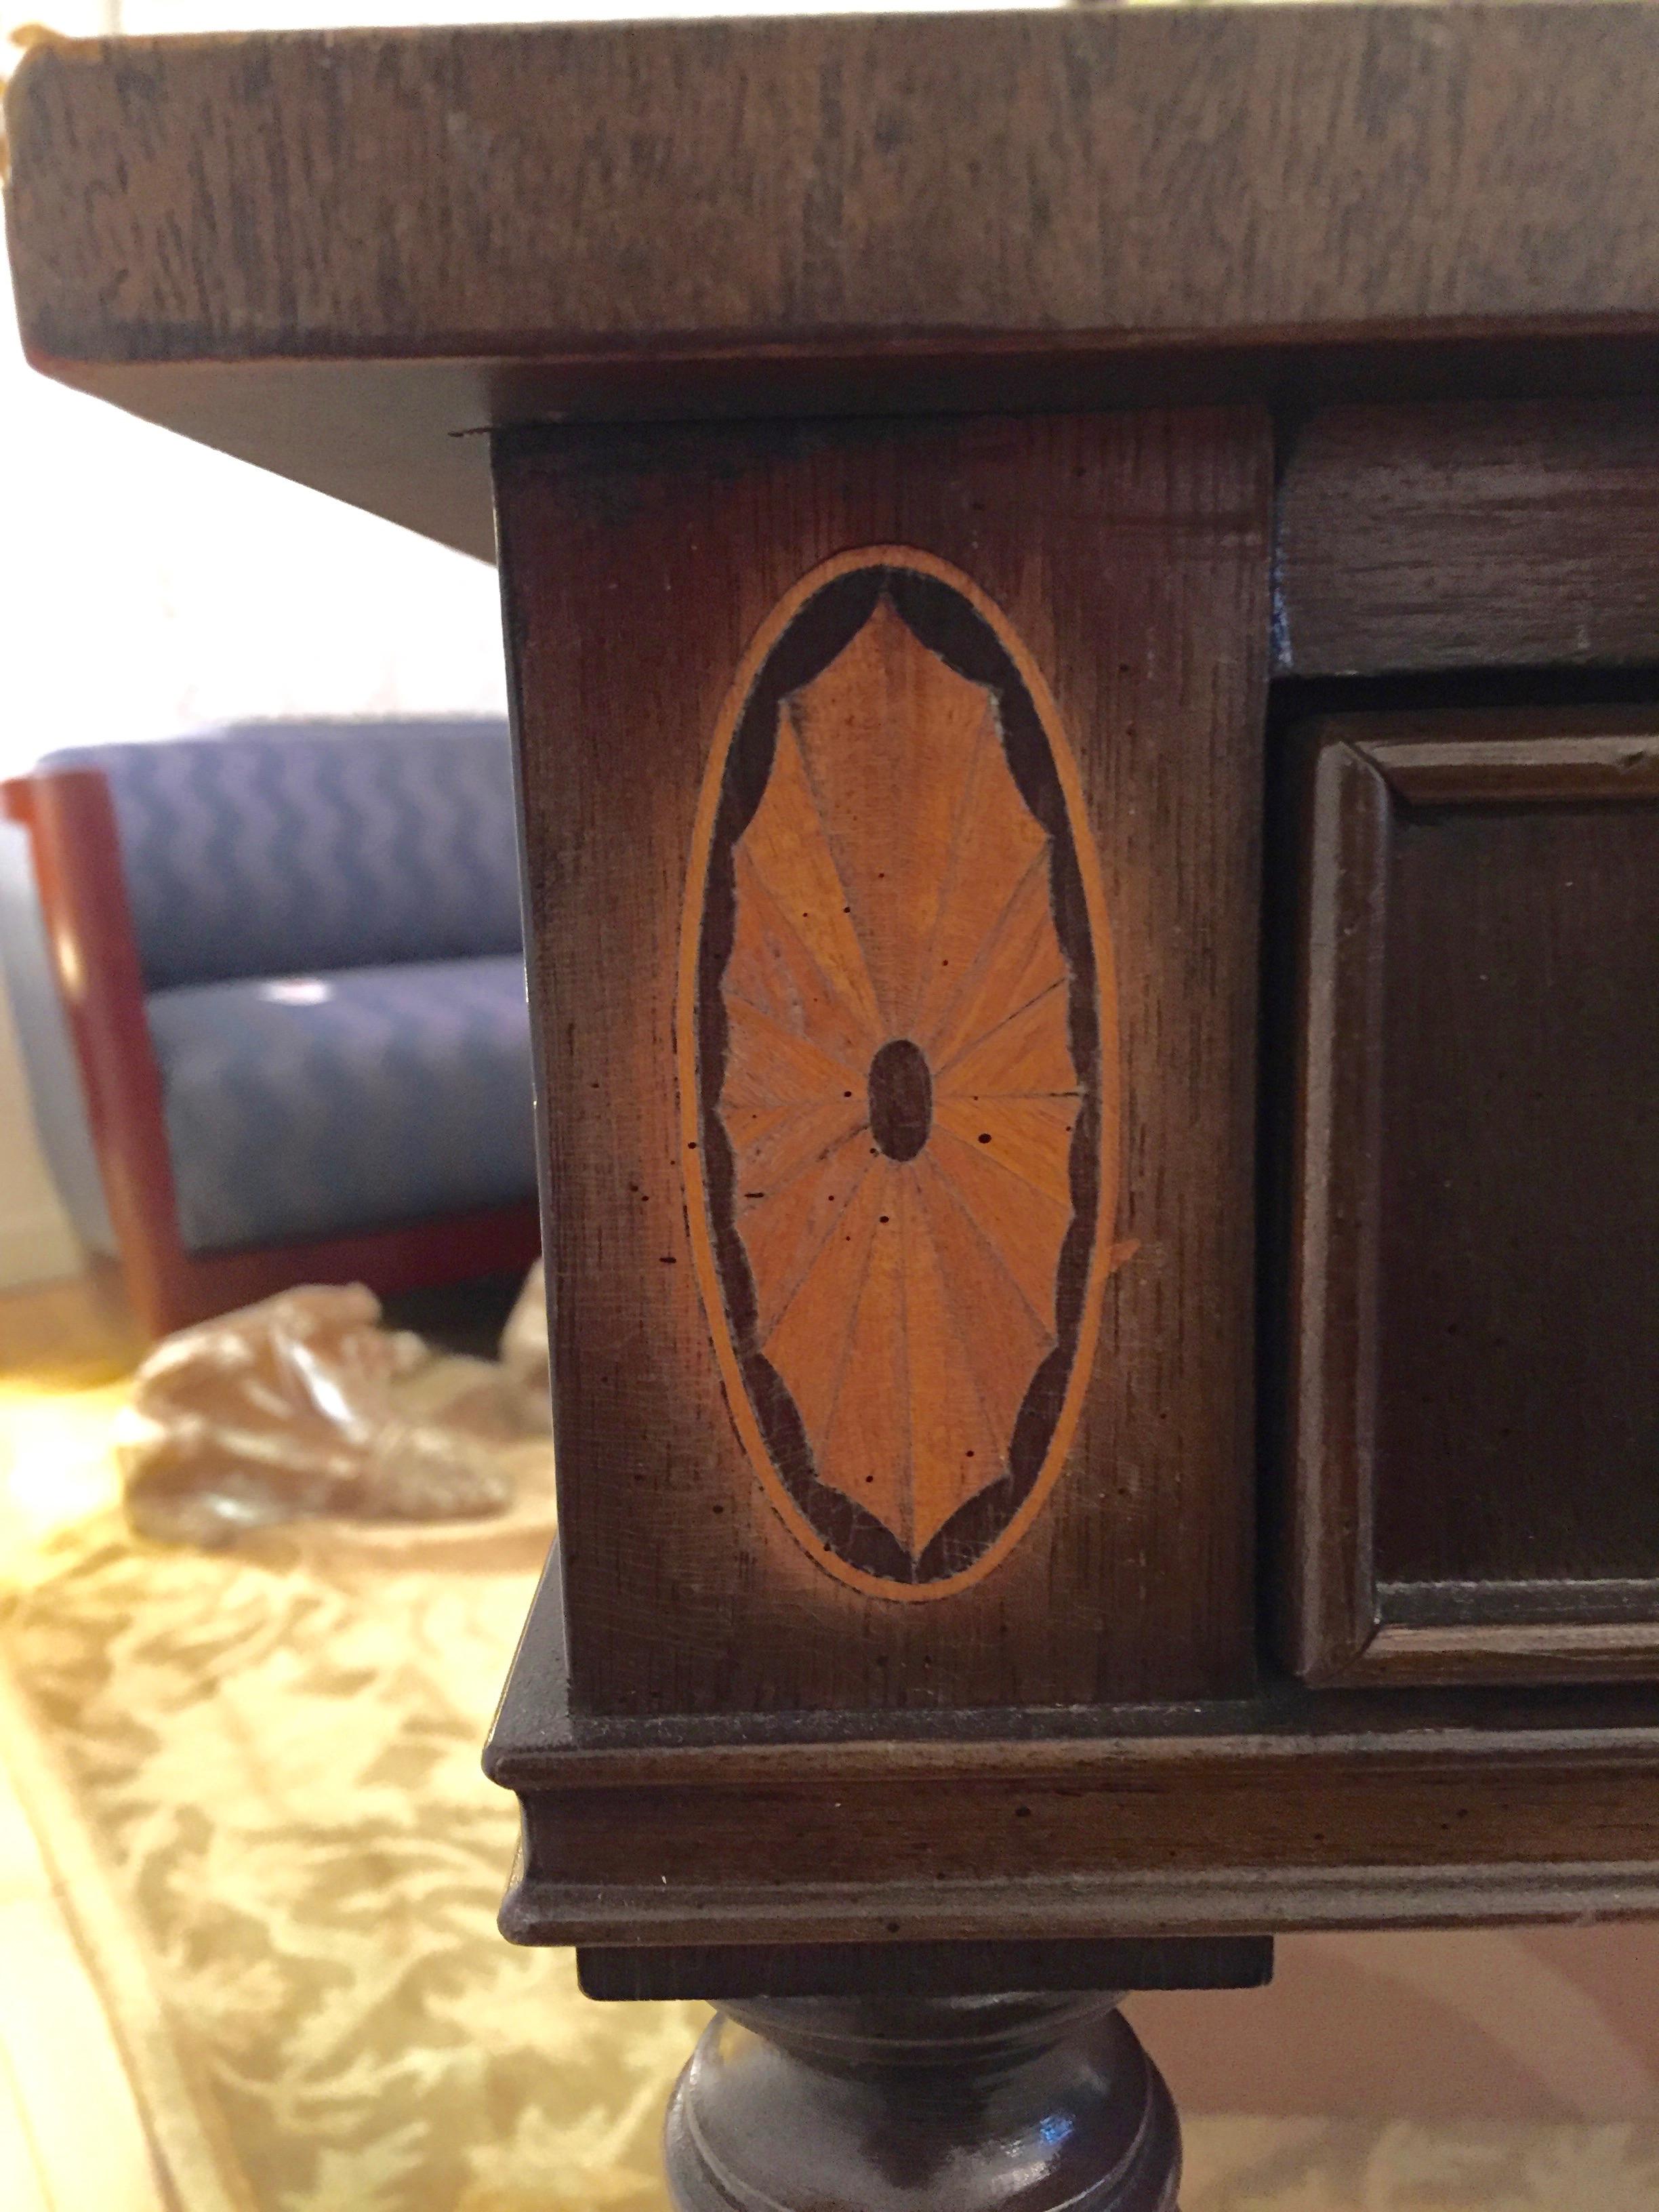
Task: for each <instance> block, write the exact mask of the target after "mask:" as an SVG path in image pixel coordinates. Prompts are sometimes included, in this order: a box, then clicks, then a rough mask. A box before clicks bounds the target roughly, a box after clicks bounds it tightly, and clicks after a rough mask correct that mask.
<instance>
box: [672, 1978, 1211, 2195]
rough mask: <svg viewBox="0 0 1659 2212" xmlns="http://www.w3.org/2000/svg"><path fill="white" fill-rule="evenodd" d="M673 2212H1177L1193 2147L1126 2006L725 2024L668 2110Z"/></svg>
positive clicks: (959, 2003) (1022, 2004) (928, 2000)
mask: <svg viewBox="0 0 1659 2212" xmlns="http://www.w3.org/2000/svg"><path fill="white" fill-rule="evenodd" d="M666 2144H667V2164H668V2181H669V2190H670V2194H671V2199H672V2202H673V2203H674V2204H675V2206H676V2207H677V2208H678V2212H1014V2208H1016V2207H1018V2212H1060V2207H1062V2206H1063V2207H1065V2208H1066V2212H1175V2206H1176V2192H1177V2190H1178V2188H1179V2185H1180V2179H1181V2131H1180V2128H1179V2125H1178V2124H1177V2121H1176V2112H1175V2106H1174V2105H1173V2103H1172V2102H1171V2101H1170V2093H1169V2090H1168V2089H1167V2088H1166V2087H1165V2086H1164V2080H1163V2077H1162V2076H1161V2075H1159V2073H1158V2069H1156V2067H1154V2066H1153V2064H1152V2061H1151V2060H1150V2059H1149V2058H1148V2057H1147V2056H1146V2052H1145V2051H1143V2050H1142V2048H1141V2046H1140V2044H1139V2041H1138V2040H1137V2039H1136V2037H1135V2034H1134V2032H1133V2029H1132V2028H1131V2027H1130V2026H1129V2024H1128V2022H1127V2021H1126V2020H1125V2019H1124V2018H1123V2016H1122V2015H1121V2013H1120V2012H1119V2011H1118V2009H1117V1999H1116V1998H1115V1996H998V1997H960V1996H958V1997H890V1998H884V1997H878V1996H867V1997H855V1998H820V1997H795V1998H778V1999H767V2000H763V2001H762V2000H757V2001H754V2002H744V2003H741V2004H731V2005H728V2006H727V2007H726V2008H725V2009H724V2010H722V2011H721V2012H720V2013H719V2014H717V2015H716V2016H715V2019H714V2022H713V2024H712V2025H711V2026H710V2027H709V2028H708V2033H706V2034H705V2035H704V2036H703V2038H702V2041H701V2042H700V2043H699V2045H698V2046H697V2049H696V2052H695V2053H694V2054H693V2057H692V2058H691V2061H690V2064H689V2065H688V2066H687V2068H686V2069H685V2071H684V2074H683V2075H681V2077H680V2080H679V2082H678V2087H676V2089H675V2092H674V2096H673V2100H672V2102H671V2105H670V2107H669V2113H668V2124H667V2132H666Z"/></svg>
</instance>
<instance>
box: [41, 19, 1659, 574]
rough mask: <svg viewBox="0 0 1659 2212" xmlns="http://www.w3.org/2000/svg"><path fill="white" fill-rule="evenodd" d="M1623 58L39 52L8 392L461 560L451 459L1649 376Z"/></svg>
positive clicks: (971, 32)
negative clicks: (164, 433) (608, 418)
mask: <svg viewBox="0 0 1659 2212" xmlns="http://www.w3.org/2000/svg"><path fill="white" fill-rule="evenodd" d="M1656 68H1659V11H1656V10H1655V9H1653V8H1651V7H1650V6H1644V5H1640V4H1594V0H1592V4H1582V0H1581V4H1548V3H1547V0H1544V3H1543V4H1535V5H1532V6H1528V7H1527V8H1524V9H1514V8H1510V7H1508V6H1505V5H1502V4H1476V5H1466V6H1443V7H1442V6H1426V7H1382V8H1377V7H1369V6H1329V7H1324V8H1322V9H1320V10H1319V11H1318V12H1317V13H1316V14H1304V13H1299V12H1297V11H1296V10H1294V9H1277V8H1267V9H1246V8H1237V9H1192V10H1176V9H1146V10H1139V9H1124V10H1116V9H1074V10H1054V11H1033V12H1030V13H1024V14H1020V13H1012V12H1011V13H1009V14H1006V15H969V16H961V17H957V18H950V17H928V16H909V17H906V16H904V15H896V16H889V17H883V16H866V17H842V18H835V17H827V18H823V19H818V20H810V19H809V20H798V21H747V22H738V23H715V22H691V23H686V22H681V23H663V22H658V23H647V24H636V23H629V24H609V23H593V24H545V25H535V26H531V25H526V26H512V27H488V28H474V29H467V30H424V31H362V32H353V33H300V34H289V35H281V36H271V35H257V36H241V35H239V36H233V37H224V38H213V39H191V40H151V39H127V40H119V41H116V42H112V43H107V44H106V43H100V42H96V41H94V42H88V43H85V44H64V45H61V46H40V47H37V48H36V49H35V50H33V52H31V53H30V54H29V55H28V56H27V58H25V60H24V62H23V64H22V65H21V68H20V70H18V72H17V75H16V77H15V82H14V83H13V86H12V88H11V90H10V94H9V107H8V118H9V133H10V141H11V153H12V185H11V191H10V195H9V201H10V204H9V229H10V237H11V244H12V252H13V257H14V262H15V272H16V284H17V292H18V298H19V303H20V307H21V316H22V323H23V328H24V332H25V337H26V342H27V345H28V348H29V349H30V352H31V355H32V357H33V359H34V360H35V361H36V362H38V363H39V364H40V366H41V367H43V368H46V369H47V370H48V371H49V372H50V373H52V374H55V375H58V376H61V377H63V378H64V379H65V380H68V381H70V382H71V383H76V384H78V385H80V386H82V387H84V388H86V389H89V390H93V391H95V392H99V393H100V394H101V395H102V396H103V397H105V398H111V399H113V400H115V401H116V402H118V404H122V405H124V406H130V407H131V408H133V409H134V410H136V411H137V412H138V413H140V414H143V415H145V416H149V418H150V419H152V420H155V421H158V422H165V423H167V424H168V425H169V426H170V427H173V428H179V429H181V430H183V431H185V433H186V434H187V435H193V436H197V437H202V438H204V439H205V440H206V441H208V442H209V443H211V444H216V445H220V446H222V447H225V448H226V450H228V451H231V452H234V453H240V454H241V455H243V456H244V457H245V458H249V459H255V460H257V461H258V462H259V463H260V464H261V465H264V466H266V467H270V468H274V469H276V470H277V471H279V472H282V473H284V474H287V475H289V476H293V477H297V478H299V479H300V480H301V481H302V482H307V483H315V484H317V485H319V487H320V488H322V489H326V490H329V491H331V492H334V493H336V494H337V495H340V496H342V497H345V498H348V499H352V500H356V501H358V502H359V503H361V504H363V505H366V506H368V507H372V508H374V510H375V511H377V512H380V513H386V514H389V515H391V516H392V518H393V519H394V520H399V521H404V522H407V523H409V524H410V526H413V527H415V528H417V529H422V530H425V531H427V532H430V533H431V534H433V535H435V536H437V537H440V538H445V539H446V540H447V542H449V543H452V544H460V545H464V546H465V547H466V548H468V549H469V550H472V551H475V552H478V553H482V554H485V555H487V554H488V553H489V550H490V535H489V513H488V484H487V481H486V477H485V465H484V458H483V453H482V451H481V449H480V446H479V442H478V441H477V440H476V439H470V438H468V437H466V436H465V435H458V434H465V433H466V432H469V431H476V430H478V429H479V428H485V427H488V426H490V425H492V424H494V425H501V424H504V423H513V422H527V421H535V420H545V419H548V418H549V417H550V416H556V415H562V414H565V413H567V412H570V411H577V412H585V413H592V412H599V413H608V414H611V415H617V414H629V415H653V416H661V415H663V414H665V413H669V414H673V413H679V414H696V415H707V414H710V413H720V412H723V411H728V410H731V409H732V408H733V407H736V408H738V409H740V410H745V411H749V412H751V413H769V412H772V413H775V412H789V413H803V412H809V411H816V412H847V411H870V410H872V409H874V410H882V409H890V408H894V407H921V408H924V409H929V410H944V409H946V408H964V409H978V410H982V409H987V408H996V407H1008V406H1013V407H1033V406H1036V407H1066V406H1071V407H1077V406H1084V405H1091V404H1093V405H1099V404H1114V405H1122V404H1168V403H1169V402H1170V400H1172V399H1176V398H1183V397H1184V398H1187V399H1188V400H1193V399H1203V398H1216V397H1233V398H1240V397H1249V398H1253V399H1255V400H1257V401H1267V400H1273V399H1282V400H1284V401H1285V402H1288V403H1293V404H1304V403H1305V402H1306V401H1307V400H1308V399H1309V398H1310V397H1313V396H1316V395H1318V394H1319V393H1321V392H1330V391H1332V390H1338V391H1340V390H1341V389H1344V388H1346V389H1350V390H1353V389H1358V390H1369V391H1370V392H1374V393H1375V392H1384V393H1393V392H1397V391H1399V390H1401V389H1402V388H1408V387H1411V388H1422V387H1423V386H1425V385H1427V386H1430V387H1431V388H1433V387H1437V388H1439V389H1442V390H1444V389H1446V388H1447V386H1448V384H1449V382H1450V383H1455V382H1456V380H1460V379H1461V380H1462V385H1463V388H1465V389H1468V390H1478V391H1480V392H1482V393H1486V392H1492V391H1495V390H1498V389H1504V388H1510V389H1514V388H1517V387H1518V388H1520V389H1522V390H1526V391H1532V392H1538V391H1541V390H1547V389H1548V388H1549V386H1550V383H1551V380H1553V379H1558V378H1560V377H1563V376H1565V377H1569V378H1574V379H1577V380H1580V381H1582V380H1583V376H1584V375H1585V374H1589V375H1590V376H1592V378H1603V379H1606V378H1612V379H1613V380H1616V381H1619V382H1620V383H1621V384H1623V385H1625V386H1626V387H1628V386H1631V385H1632V384H1633V385H1634V386H1635V387H1636V388H1638V389H1640V388H1642V387H1643V386H1644V385H1645V386H1651V382H1652V378H1653V374H1654V368H1655V356H1654V346H1653V340H1654V337H1655V335H1656V332H1659V118H1656V116H1655V113H1654V111H1653V108H1652V105H1651V103H1650V101H1649V100H1648V99H1647V97H1646V87H1647V86H1648V85H1649V84H1650V82H1652V79H1653V76H1654V74H1655V71H1656ZM962 118H971V121H970V122H969V124H968V125H963V121H962Z"/></svg>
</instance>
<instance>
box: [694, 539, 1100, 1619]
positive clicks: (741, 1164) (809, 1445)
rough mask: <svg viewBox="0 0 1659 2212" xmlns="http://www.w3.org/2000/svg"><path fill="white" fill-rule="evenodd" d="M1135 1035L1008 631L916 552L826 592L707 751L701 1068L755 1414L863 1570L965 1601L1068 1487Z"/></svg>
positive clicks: (826, 574)
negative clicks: (1120, 1088) (1120, 1012)
mask: <svg viewBox="0 0 1659 2212" xmlns="http://www.w3.org/2000/svg"><path fill="white" fill-rule="evenodd" d="M680 1060H681V1068H680V1073H681V1087H682V1093H683V1103H684V1127H685V1141H686V1148H687V1182H688V1191H689V1195H690V1216H691V1223H692V1233H693V1243H694V1247H695V1249H696V1254H697V1258H698V1264H699V1272H700V1275H701V1277H702V1289H703V1295H704V1298H705V1302H706V1304H707V1305H708V1315H709V1321H710V1324H711V1327H712V1328H713V1331H714V1341H715V1347H716V1350H717V1352H718V1353H719V1356H720V1363H721V1366H722V1369H723V1370H724V1372H725V1376H726V1385H727V1390H728V1395H729V1396H730V1398H731V1401H732V1411H733V1413H734V1416H735V1418H736V1419H737V1422H738V1428H739V1430H740V1431H742V1433H743V1436H744V1442H745V1443H746V1445H747V1447H748V1449H749V1453H750V1458H751V1459H752V1460H753V1462H754V1463H755V1466H756V1468H757V1472H758V1473H759V1474H760V1475H761V1478H762V1480H763V1482H764V1483H765V1485H766V1487H767V1489H768V1490H769V1492H770V1493H771V1495H772V1497H773V1498H774V1501H775V1504H778V1506H779V1507H780V1509H781V1510H782V1512H783V1514H784V1516H785V1518H786V1520H787V1522H788V1523H789V1525H790V1526H791V1528H793V1530H794V1532H795V1534H797V1535H798V1536H799V1537H800V1538H801V1540H802V1541H804V1542H805V1544H806V1545H807V1547H808V1548H809V1549H810V1550H811V1551H812V1552H813V1553H814V1554H815V1555H816V1556H817V1558H818V1559H820V1561H821V1562H822V1564H823V1565H825V1566H827V1567H829V1569H830V1571H832V1572H833V1573H836V1574H837V1575H838V1576H840V1577H842V1579H843V1580H847V1581H850V1582H853V1583H855V1584H857V1585H858V1586H860V1588H863V1589H866V1590H870V1591H872V1592H874V1593H875V1594H878V1595H884V1596H890V1597H910V1598H920V1597H932V1596H939V1595H945V1593H946V1592H947V1591H949V1590H951V1589H957V1588H960V1587H961V1586H962V1585H963V1583H965V1582H968V1581H971V1580H973V1579H975V1578H976V1577H978V1576H979V1575H981V1574H983V1573H984V1572H986V1571H987V1570H988V1569H989V1568H990V1567H991V1566H992V1565H994V1564H995V1562H996V1560H997V1559H1000V1557H1001V1556H1002V1555H1003V1554H1004V1553H1006V1551H1007V1549H1008V1548H1009V1547H1010V1546H1012V1543H1013V1542H1014V1541H1016V1540H1017V1539H1018V1536H1019V1534H1021V1533H1022V1531H1023V1530H1024V1528H1025V1527H1026V1526H1027V1525H1028V1524H1029V1522H1030V1520H1031V1519H1032V1518H1033V1517H1034V1516H1035V1515H1036V1511H1037V1510H1038V1509H1039V1508H1040V1506H1041V1504H1042V1499H1043V1498H1044V1496H1045V1495H1046V1494H1047V1492H1048V1489H1049V1487H1050V1486H1052V1484H1053V1482H1054V1480H1055V1479H1056V1477H1057V1476H1058V1474H1059V1472H1060V1467H1061V1464H1062V1462H1063V1461H1064V1458H1065V1455H1066V1450H1067V1449H1068V1448H1069V1445H1070V1443H1071V1441H1072V1438H1073V1432H1074V1430H1075V1426H1076V1421H1077V1417H1078V1413H1079V1409H1080V1405H1081V1400H1082V1394H1083V1391H1084V1389H1085V1387H1086V1383H1087V1380H1088V1375H1089V1370H1090V1368H1091V1364H1092V1360H1093V1356H1094V1349H1095V1340H1096V1336H1097V1327H1098V1316H1099V1307H1100V1297H1101V1287H1102V1283H1103V1278H1104V1275H1105V1273H1106V1272H1107V1269H1108V1267H1109V1264H1110V1228H1111V1218H1110V1207H1111V1200H1112V1195H1113V1192H1114V1188H1115V1181H1116V1154H1117V1062H1116V1035H1115V994H1114V989H1113V978H1112V968H1111V959H1110V943H1109V936H1108V933H1107V926H1106V918H1105V914H1104V910H1103V903H1102V900H1101V896H1100V890H1099V881H1098V871H1097V866H1096V863H1095V856H1094V852H1093V848H1092V845H1091V842H1090V841H1089V836H1088V831H1087V827H1086V824H1085V821H1084V817H1083V812H1082V802H1081V794H1080V791H1079V784H1078V778H1077V770H1076V766H1075V763H1074V762H1073V757H1072V755H1071V751H1070V749H1069V747H1068V745H1067V744H1066V738H1065V735H1064V732H1062V730H1061V728H1060V721H1059V717H1058V714H1057V712H1056V710H1055V708H1054V702H1053V701H1052V699H1051V698H1050V696H1049V695H1048V690H1047V687H1046V685H1045V684H1043V682H1042V678H1041V676H1040V674H1039V673H1038V671H1036V667H1035V665H1034V664H1033V663H1032V661H1031V659H1030V656H1029V654H1027V653H1026V652H1025V651H1024V647H1022V645H1021V644H1020V642H1019V641H1018V638H1017V637H1016V636H1015V635H1014V634H1013V632H1012V629H1011V627H1010V625H1009V624H1008V623H1007V622H1006V618H1005V617H1003V616H1002V615H1001V613H1000V611H999V610H998V609H997V608H996V607H995V606H994V605H993V604H992V603H991V601H990V600H988V599H987V598H986V597H985V595H984V594H983V593H982V592H980V591H979V590H978V589H977V587H976V586H975V585H974V584H972V583H971V582H970V581H969V579H968V578H967V577H965V576H963V575H961V574H958V573H957V571H956V570H954V569H951V568H947V567H946V566H945V563H943V562H939V561H936V560H934V559H933V558H932V557H931V556H927V555H926V554H921V553H916V552H912V551H909V550H905V549H902V548H893V547H880V548H876V549H873V550H868V551H865V552H861V553H857V554H850V555H843V556H841V557H840V558H839V559H838V560H836V561H834V562H829V563H827V564H826V565H825V566H824V567H823V568H821V569H818V570H817V571H815V572H814V573H813V574H812V575H811V576H809V577H807V578H806V579H805V580H804V581H803V582H802V583H801V584H800V585H799V586H796V588H795V590H794V591H793V592H791V593H790V594H789V595H788V596H787V599H785V600H784V602H783V603H782V605H781V606H780V607H779V609H778V610H777V611H776V612H775V614H774V616H773V617H772V618H771V619H770V621H769V623H767V624H766V625H765V626H764V627H763V630H762V632H761V634H760V635H759V637H758V638H757V640H756V641H755V644H754V645H753V646H752V647H751V648H750V653H749V654H748V656H747V657H746V659H745V661H744V666H743V668H742V669H741V670H740V671H739V672H738V679H737V681H736V683H735V684H734V685H733V687H732V694H731V696H730V697H729V699H728V702H727V706H726V711H725V713H724V714H723V715H722V717H721V721H720V728H719V730H718V732H717V733H716V740H715V744H714V755H713V758H712V759H711V761H710V763H709V768H708V778H707V781H706V784H705V788H704V793H703V804H702V811H701V814H700V817H699V824H698V831H697V839H696V851H695V853H694V855H693V865H692V871H691V877H690V885H689V889H688V894H687V905H686V923H685V943H684V956H683V962H682V971H681V997H680Z"/></svg>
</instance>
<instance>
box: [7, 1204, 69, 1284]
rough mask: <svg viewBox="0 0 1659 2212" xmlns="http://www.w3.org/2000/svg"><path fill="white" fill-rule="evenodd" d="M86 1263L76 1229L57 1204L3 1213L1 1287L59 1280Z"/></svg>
mask: <svg viewBox="0 0 1659 2212" xmlns="http://www.w3.org/2000/svg"><path fill="white" fill-rule="evenodd" d="M85 1264H86V1262H85V1259H84V1257H83V1255H82V1250H81V1247H80V1244H79V1243H77V1241H76V1235H75V1231H73V1230H72V1229H71V1228H70V1225H69V1221H68V1219H67V1218H66V1217H65V1216H64V1214H62V1213H60V1212H58V1209H57V1208H56V1207H55V1206H39V1207H37V1208H35V1209H34V1211H33V1212H28V1213H9V1214H0V1290H4V1291H14V1290H21V1289H22V1288H23V1287H25V1286H26V1285H28V1284H31V1283H55V1282H58V1281H61V1280H62V1279H63V1278H64V1276H65V1275H78V1274H79V1273H80V1272H81V1270H82V1267H84V1266H85Z"/></svg>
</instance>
